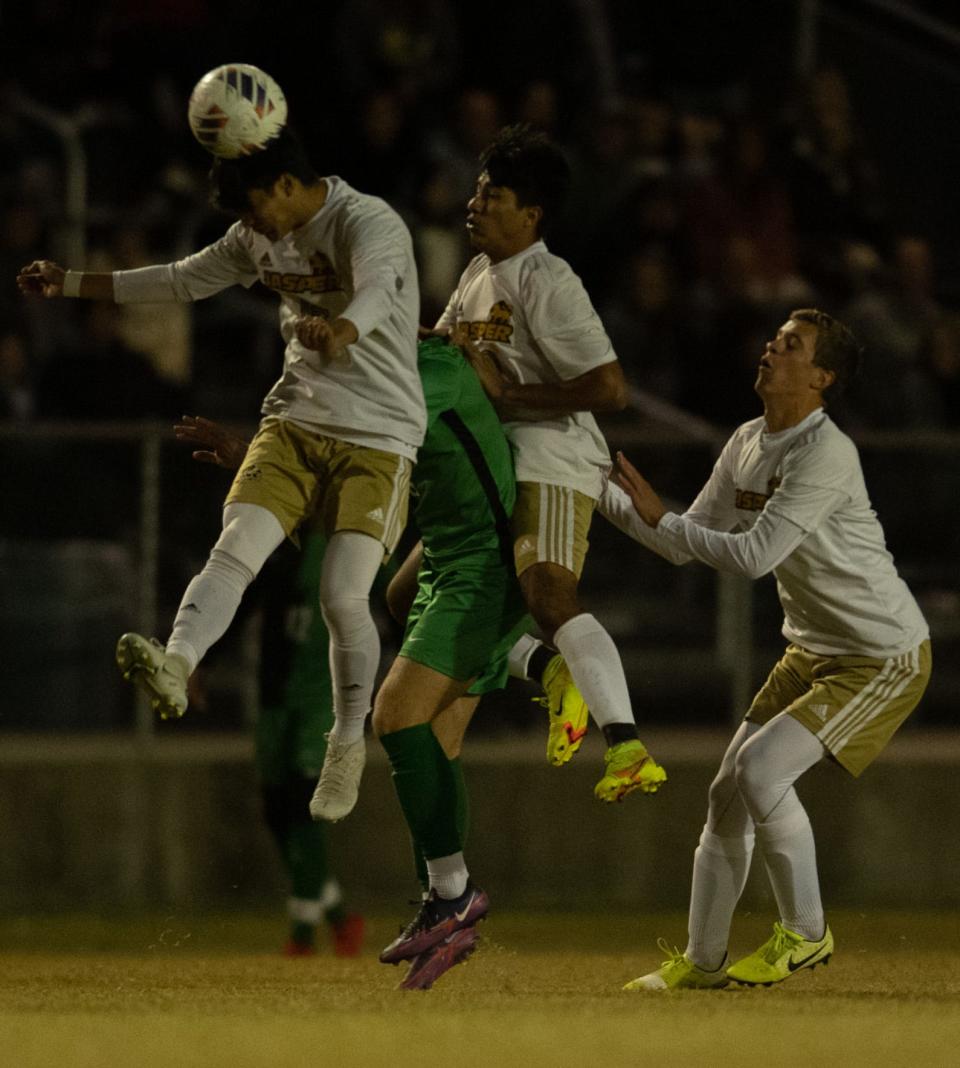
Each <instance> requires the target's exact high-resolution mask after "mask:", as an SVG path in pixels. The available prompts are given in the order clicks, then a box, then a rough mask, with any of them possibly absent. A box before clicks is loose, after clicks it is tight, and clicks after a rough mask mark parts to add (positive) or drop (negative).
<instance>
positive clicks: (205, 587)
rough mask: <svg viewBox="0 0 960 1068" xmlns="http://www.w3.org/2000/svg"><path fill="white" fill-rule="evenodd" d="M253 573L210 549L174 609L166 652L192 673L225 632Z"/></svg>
mask: <svg viewBox="0 0 960 1068" xmlns="http://www.w3.org/2000/svg"><path fill="white" fill-rule="evenodd" d="M252 581H253V572H252V571H251V570H250V569H249V568H248V567H247V566H246V565H245V564H242V563H241V562H240V561H239V560H237V559H235V558H234V557H232V556H230V554H229V553H225V552H223V551H222V550H220V549H213V550H212V551H211V553H210V558H209V559H208V560H207V563H206V565H205V566H204V568H203V570H202V571H201V572H200V574H199V575H196V576H194V578H193V579H191V581H190V584H189V585H188V586H187V589H186V591H185V592H184V595H183V600H182V601H181V602H180V607H179V608H178V609H177V615H176V618H175V619H174V621H173V629H172V630H171V633H170V640H169V641H168V642H167V647H166V651H167V652H168V653H170V654H172V655H175V656H181V657H183V659H184V660H186V662H187V667H188V669H189V671H188V674H189V673H191V672H193V670H194V669H195V668H196V666H197V664H198V663H199V662H200V661H201V660H202V659H203V657H204V655H205V654H206V652H207V650H208V649H209V648H210V646H211V645H213V643H214V642H216V641H218V640H219V639H220V638H222V637H223V635H224V634H226V632H227V628H228V627H229V626H230V624H231V623H232V622H233V617H234V616H235V615H236V614H237V609H238V608H239V606H240V601H241V599H242V598H243V594H244V591H245V590H246V588H247V586H249V585H250V583H251V582H252Z"/></svg>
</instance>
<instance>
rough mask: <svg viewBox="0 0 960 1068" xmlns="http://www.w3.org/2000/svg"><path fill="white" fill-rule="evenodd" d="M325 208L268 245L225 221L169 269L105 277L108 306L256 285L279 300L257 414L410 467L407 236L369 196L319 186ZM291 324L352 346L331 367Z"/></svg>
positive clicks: (338, 185)
mask: <svg viewBox="0 0 960 1068" xmlns="http://www.w3.org/2000/svg"><path fill="white" fill-rule="evenodd" d="M324 181H325V182H326V183H327V198H326V201H325V202H324V204H323V207H322V208H321V209H320V210H319V211H318V212H317V213H316V215H314V217H313V218H312V219H310V221H309V222H307V223H306V224H305V225H304V226H301V227H299V228H298V229H296V230H294V231H292V232H291V233H289V234H287V235H286V237H284V238H282V239H281V240H280V241H276V242H273V241H271V240H270V239H269V238H267V237H264V236H263V235H262V234H258V233H257V232H256V231H254V230H252V229H250V227H248V226H244V225H243V224H242V223H234V225H233V226H231V227H230V229H229V230H227V232H226V234H225V235H224V236H223V237H222V238H220V240H219V241H216V242H214V243H213V244H212V245H209V246H207V248H204V249H201V250H200V251H199V252H196V253H194V254H193V255H191V256H187V257H186V258H185V259H182V260H179V261H177V262H176V263H168V264H163V265H157V266H154V267H143V268H139V269H136V270H131V271H115V272H114V275H113V279H114V293H115V295H116V299H117V301H118V303H121V304H124V303H142V302H147V301H191V300H200V299H202V298H203V297H209V296H211V295H213V294H214V293H219V292H220V291H221V290H223V289H226V288H227V287H228V286H231V285H236V284H239V285H242V286H245V287H247V288H249V287H250V286H251V285H253V283H254V282H257V281H260V282H262V283H263V285H265V286H267V287H268V288H269V289H272V290H273V291H274V292H275V293H277V294H278V296H279V297H280V333H281V335H282V337H283V340H284V342H285V343H286V350H285V352H284V362H283V374H282V375H281V377H280V379H279V380H278V381H277V382H276V384H275V385H274V386H273V388H272V389H271V390H270V392H269V393H268V394H267V396H266V399H265V400H264V402H263V408H262V411H263V414H264V415H275V416H278V417H280V418H281V419H289V420H291V421H292V422H294V423H297V424H298V425H300V426H302V427H305V428H306V429H307V430H312V431H316V432H318V433H323V434H327V435H330V436H331V437H335V438H339V439H341V440H343V441H349V442H353V443H356V444H359V445H367V446H369V447H371V448H380V449H384V450H386V451H388V452H394V453H399V454H400V455H402V456H407V457H409V458H410V459H414V458H415V457H416V451H417V447H418V446H419V444H420V442H421V441H422V440H423V434H424V431H425V429H426V411H425V408H424V402H423V392H422V390H421V386H420V378H419V375H418V374H417V356H416V338H417V323H418V318H419V311H420V294H419V288H418V285H417V271H416V266H415V264H414V259H413V245H412V242H411V239H410V234H409V231H408V230H407V228H406V226H405V225H404V223H403V221H402V220H401V219H400V216H399V215H397V213H396V212H395V211H394V210H393V209H392V208H391V207H389V206H388V205H387V204H386V203H385V202H384V201H383V200H381V199H379V197H371V196H366V195H365V194H362V193H358V192H357V191H356V190H355V189H352V188H351V187H350V186H349V185H348V184H347V183H346V182H344V181H343V180H342V179H340V178H336V177H329V178H325V179H324ZM300 315H321V316H323V317H324V318H325V319H330V320H333V319H336V318H339V317H343V318H345V319H349V320H350V322H352V323H353V324H354V326H356V328H357V331H358V333H359V338H358V340H357V341H356V342H354V343H353V344H352V345H348V346H347V347H346V349H345V350H344V351H343V352H342V353H339V354H338V355H337V356H336V357H335V358H333V359H332V360H324V359H323V358H321V356H320V355H319V353H316V352H313V351H312V350H310V349H307V348H304V346H303V345H301V344H300V342H299V341H298V340H297V339H296V337H295V335H294V324H295V320H296V319H297V317H298V316H300Z"/></svg>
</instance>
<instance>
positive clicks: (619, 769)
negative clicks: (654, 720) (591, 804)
mask: <svg viewBox="0 0 960 1068" xmlns="http://www.w3.org/2000/svg"><path fill="white" fill-rule="evenodd" d="M604 763H605V765H606V771H605V772H604V775H603V778H602V779H601V780H600V781H599V782H598V783H597V785H596V786H595V787H594V788H593V795H594V797H596V798H597V800H598V801H622V800H623V799H624V798H625V797H626V796H627V794H630V793H633V791H634V790H642V791H643V793H645V794H655V793H656V792H657V790H659V789H660V786H661V784H663V783H665V782H666V781H667V773H666V772H665V771H664V770H663V768H661V767H660V765H659V764H658V763H656V761H655V760H654V759H653V757H652V756H650V754H649V753H648V752H647V750H646V747H645V746H644V744H643V742H641V741H639V740H638V739H631V740H630V741H629V742H620V743H619V744H617V745H611V746H610V748H609V749H608V750H607V753H606V756H605V757H604Z"/></svg>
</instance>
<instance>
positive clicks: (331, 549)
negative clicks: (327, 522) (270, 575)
mask: <svg viewBox="0 0 960 1068" xmlns="http://www.w3.org/2000/svg"><path fill="white" fill-rule="evenodd" d="M382 562H383V546H382V545H381V544H380V542H379V541H377V539H376V538H372V537H370V535H369V534H361V533H360V532H359V531H355V530H341V531H338V532H337V533H336V534H334V535H333V537H332V538H331V539H330V543H329V545H328V546H327V551H326V553H325V554H324V557H323V570H322V572H321V575H320V608H321V611H322V612H323V619H324V622H325V623H326V624H327V629H328V630H329V631H330V674H331V676H332V682H333V715H334V725H333V730H332V731H331V732H330V736H331V738H333V739H334V740H335V741H338V742H340V743H342V744H344V745H349V744H350V743H351V742H357V741H359V740H360V739H361V738H362V737H363V726H364V722H365V721H366V718H367V713H369V711H370V702H371V698H372V695H373V685H374V682H375V681H376V676H377V668H378V667H379V666H380V635H379V634H378V633H377V627H376V624H375V623H374V622H373V617H372V616H371V615H370V587H371V586H372V585H373V580H374V579H375V578H376V575H377V571H378V570H379V569H380V565H381V563H382Z"/></svg>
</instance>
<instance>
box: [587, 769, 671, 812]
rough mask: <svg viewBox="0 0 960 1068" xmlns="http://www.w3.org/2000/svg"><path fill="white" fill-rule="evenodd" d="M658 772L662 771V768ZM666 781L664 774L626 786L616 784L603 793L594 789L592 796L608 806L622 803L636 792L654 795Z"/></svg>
mask: <svg viewBox="0 0 960 1068" xmlns="http://www.w3.org/2000/svg"><path fill="white" fill-rule="evenodd" d="M660 770H661V771H663V769H662V768H661V769H660ZM666 781H667V775H666V772H664V773H663V777H662V778H655V779H641V780H640V781H638V782H629V783H627V784H626V785H621V784H620V783H617V784H616V785H615V786H613V787H611V788H608V789H606V790H603V791H600V790H599V788H598V789H595V790H594V796H595V797H596V798H597V800H598V801H603V802H604V803H606V804H608V805H609V804H613V803H614V802H615V801H622V800H623V799H624V798H625V797H626V796H627V795H628V794H632V793H633V792H634V791H636V790H640V791H641V792H642V793H645V794H655V793H656V792H657V791H658V790H659V789H660V787H661V786H663V784H664V783H665V782H666Z"/></svg>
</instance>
